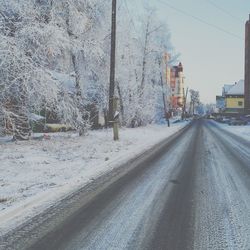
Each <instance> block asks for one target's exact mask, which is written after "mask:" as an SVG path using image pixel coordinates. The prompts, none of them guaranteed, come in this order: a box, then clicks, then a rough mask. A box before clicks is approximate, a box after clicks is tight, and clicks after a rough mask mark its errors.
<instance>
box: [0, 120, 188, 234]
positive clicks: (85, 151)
mask: <svg viewBox="0 0 250 250" xmlns="http://www.w3.org/2000/svg"><path fill="white" fill-rule="evenodd" d="M187 123H188V122H182V123H176V124H172V125H171V127H170V128H168V127H167V126H166V125H150V126H148V127H142V128H136V129H121V131H120V140H119V141H117V142H114V141H113V140H112V131H111V130H99V131H91V132H90V133H89V134H88V135H87V136H85V137H78V136H77V135H76V134H73V133H63V134H60V135H58V134H53V135H52V136H51V137H50V138H48V139H43V140H31V141H24V142H10V143H2V144H0V162H1V163H0V173H1V175H0V187H1V193H0V231H1V232H4V231H5V232H6V231H7V230H9V229H11V228H13V227H15V226H16V225H18V224H19V223H21V222H23V221H24V220H25V219H27V218H30V217H32V216H34V215H35V214H37V213H39V212H40V211H41V210H43V209H45V208H46V207H48V206H49V205H51V204H53V203H54V202H56V201H58V200H59V199H61V198H63V197H64V196H66V195H67V194H69V193H70V192H73V191H75V190H76V189H77V188H80V187H82V186H84V185H86V184H88V183H89V182H91V181H93V179H95V178H96V177H97V176H100V175H102V174H103V173H105V172H107V171H111V170H112V169H114V168H115V167H118V166H120V165H121V164H122V163H125V162H126V161H127V160H128V159H130V158H132V157H135V156H136V155H137V154H140V153H142V152H143V151H145V150H147V149H149V148H150V147H152V146H153V145H155V144H157V143H159V142H160V141H162V140H163V139H165V138H167V137H169V136H170V135H172V134H174V133H175V132H177V131H178V130H180V129H181V128H183V127H184V126H185V125H186V124H187ZM61 135H63V136H61Z"/></svg>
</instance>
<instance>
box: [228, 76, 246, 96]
mask: <svg viewBox="0 0 250 250" xmlns="http://www.w3.org/2000/svg"><path fill="white" fill-rule="evenodd" d="M226 95H244V80H240V81H238V82H237V83H236V84H235V85H233V87H232V88H230V89H229V91H228V92H227V93H226Z"/></svg>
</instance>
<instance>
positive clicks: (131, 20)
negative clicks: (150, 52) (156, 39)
mask: <svg viewBox="0 0 250 250" xmlns="http://www.w3.org/2000/svg"><path fill="white" fill-rule="evenodd" d="M124 4H125V7H126V10H127V13H128V16H129V18H130V23H132V26H133V29H134V31H135V33H136V34H138V30H137V28H136V26H135V23H134V20H133V17H132V15H131V13H130V11H129V8H128V3H127V0H125V1H124ZM138 40H139V42H140V43H141V46H142V47H143V42H142V40H141V38H140V36H138Z"/></svg>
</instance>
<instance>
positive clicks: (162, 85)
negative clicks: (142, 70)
mask: <svg viewBox="0 0 250 250" xmlns="http://www.w3.org/2000/svg"><path fill="white" fill-rule="evenodd" d="M159 70H160V81H161V87H162V100H163V106H164V116H165V118H166V120H167V116H166V114H167V105H166V95H165V90H164V84H163V79H162V73H161V70H162V68H161V58H159Z"/></svg>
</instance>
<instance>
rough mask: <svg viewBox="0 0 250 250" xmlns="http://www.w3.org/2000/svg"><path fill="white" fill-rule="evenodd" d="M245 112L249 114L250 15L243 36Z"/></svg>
mask: <svg viewBox="0 0 250 250" xmlns="http://www.w3.org/2000/svg"><path fill="white" fill-rule="evenodd" d="M244 94H245V97H244V101H245V113H248V114H250V15H249V20H248V21H247V22H246V38H245V93H244Z"/></svg>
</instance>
